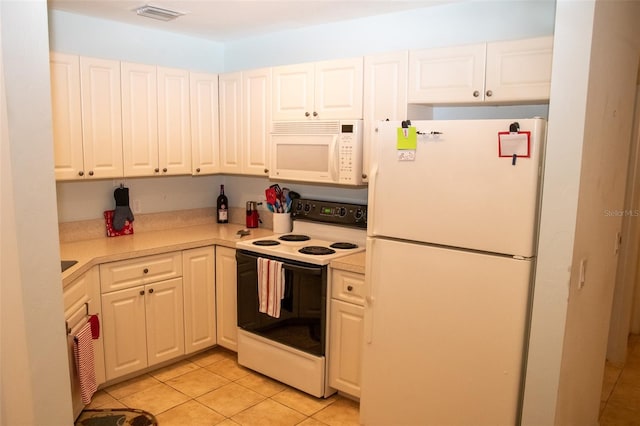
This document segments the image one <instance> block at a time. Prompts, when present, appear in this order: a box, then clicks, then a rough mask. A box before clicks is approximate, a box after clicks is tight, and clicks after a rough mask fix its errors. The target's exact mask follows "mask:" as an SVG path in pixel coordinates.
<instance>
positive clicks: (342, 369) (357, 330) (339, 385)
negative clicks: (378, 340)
mask: <svg viewBox="0 0 640 426" xmlns="http://www.w3.org/2000/svg"><path fill="white" fill-rule="evenodd" d="M363 332H364V308H363V307H361V306H356V305H353V304H351V303H345V302H342V301H340V300H335V299H332V300H331V326H330V336H331V337H330V339H331V341H330V348H329V386H331V387H332V388H335V389H338V390H340V391H342V392H345V393H348V394H349V395H352V396H355V397H360V383H361V378H360V366H361V360H362V345H363Z"/></svg>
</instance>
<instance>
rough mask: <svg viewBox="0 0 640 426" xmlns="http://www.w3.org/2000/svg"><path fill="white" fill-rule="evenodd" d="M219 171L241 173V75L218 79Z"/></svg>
mask: <svg viewBox="0 0 640 426" xmlns="http://www.w3.org/2000/svg"><path fill="white" fill-rule="evenodd" d="M219 102H220V171H221V172H224V173H240V172H241V171H242V121H241V117H242V74H241V73H239V72H237V73H231V74H222V75H220V78H219Z"/></svg>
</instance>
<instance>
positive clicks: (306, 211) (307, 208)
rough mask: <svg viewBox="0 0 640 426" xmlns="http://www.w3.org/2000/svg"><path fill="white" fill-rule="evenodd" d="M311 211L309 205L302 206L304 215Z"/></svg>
mask: <svg viewBox="0 0 640 426" xmlns="http://www.w3.org/2000/svg"><path fill="white" fill-rule="evenodd" d="M310 211H311V204H308V203H307V204H305V205H304V212H305V213H309V212H310Z"/></svg>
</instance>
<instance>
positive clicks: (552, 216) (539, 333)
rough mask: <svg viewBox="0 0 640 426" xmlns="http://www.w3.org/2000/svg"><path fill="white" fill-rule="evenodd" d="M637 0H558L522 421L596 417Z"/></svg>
mask: <svg viewBox="0 0 640 426" xmlns="http://www.w3.org/2000/svg"><path fill="white" fill-rule="evenodd" d="M637 6H638V3H634V2H617V1H613V2H611V1H582V2H575V1H571V0H559V1H558V8H557V13H556V32H555V44H554V59H553V60H554V63H553V75H552V88H551V104H550V110H549V129H548V140H547V157H546V161H547V162H546V170H545V176H544V189H543V199H542V217H541V219H542V220H541V232H540V240H539V250H538V253H539V256H538V264H537V269H536V279H535V293H534V299H533V318H532V321H533V322H532V330H531V339H530V347H529V360H528V367H527V377H526V387H525V395H524V411H523V421H522V424H523V425H551V424H557V425H597V424H598V410H599V402H600V392H601V387H602V378H603V370H604V363H605V350H606V344H607V335H608V324H609V315H610V311H611V300H612V295H613V288H614V281H615V267H616V257H615V255H614V254H613V247H614V241H615V234H616V232H617V231H618V230H619V229H620V219H619V218H614V217H609V216H607V215H605V214H604V212H605V210H607V209H609V210H615V209H622V208H623V207H622V206H623V200H624V187H625V182H624V180H625V177H626V166H627V153H628V150H629V141H630V129H631V120H632V111H633V96H634V93H635V90H634V87H635V76H636V72H637V64H638V54H639V46H640V45H639V44H638V36H639V35H640V32H639V30H638V27H637V22H638V20H639V19H640V15H638V12H639V11H638V9H637ZM634 8H635V9H634ZM634 19H635V23H634ZM634 31H635V34H634ZM633 43H635V44H633ZM581 259H586V260H587V267H586V271H587V272H586V282H585V286H584V288H583V289H582V290H578V286H577V283H578V275H579V274H578V271H579V265H580V261H581Z"/></svg>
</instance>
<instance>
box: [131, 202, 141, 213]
mask: <svg viewBox="0 0 640 426" xmlns="http://www.w3.org/2000/svg"><path fill="white" fill-rule="evenodd" d="M131 204H132V206H131V209H132V210H133V212H134V213H142V205H141V204H140V200H133V203H131Z"/></svg>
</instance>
